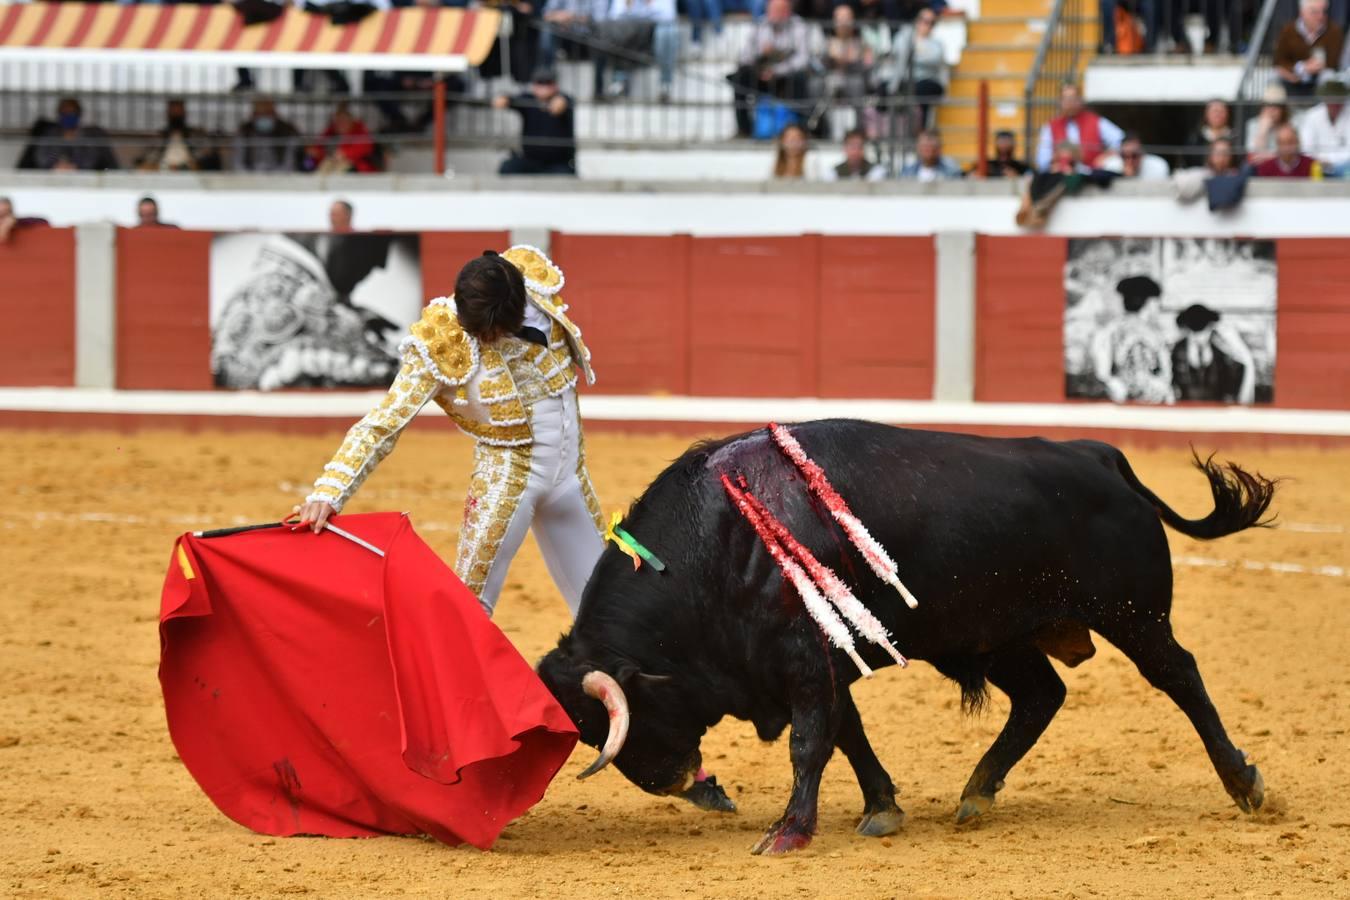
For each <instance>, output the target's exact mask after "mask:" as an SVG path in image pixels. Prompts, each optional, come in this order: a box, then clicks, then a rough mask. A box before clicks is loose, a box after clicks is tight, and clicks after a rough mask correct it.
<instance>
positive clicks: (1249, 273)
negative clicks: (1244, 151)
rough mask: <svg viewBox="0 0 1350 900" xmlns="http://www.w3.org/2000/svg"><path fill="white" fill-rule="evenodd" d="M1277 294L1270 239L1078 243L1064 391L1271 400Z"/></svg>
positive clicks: (1093, 395)
mask: <svg viewBox="0 0 1350 900" xmlns="http://www.w3.org/2000/svg"><path fill="white" fill-rule="evenodd" d="M1276 293H1277V279H1276V262H1275V242H1274V241H1263V240H1242V239H1233V238H1079V239H1073V240H1070V241H1069V249H1068V256H1067V259H1066V261H1065V265H1064V300H1065V304H1064V388H1065V396H1066V397H1068V398H1075V399H1095V400H1111V401H1113V402H1115V403H1131V402H1132V403H1163V404H1170V403H1179V402H1192V401H1194V402H1203V403H1242V404H1251V403H1270V402H1271V401H1272V399H1273V398H1274V394H1275V299H1276Z"/></svg>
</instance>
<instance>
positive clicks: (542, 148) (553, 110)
mask: <svg viewBox="0 0 1350 900" xmlns="http://www.w3.org/2000/svg"><path fill="white" fill-rule="evenodd" d="M492 105H493V106H494V107H495V108H497V109H510V110H514V111H515V112H517V113H519V114H520V134H521V138H522V140H521V148H520V152H519V153H513V154H511V156H509V157H507V158H506V159H505V160H503V161H502V164H501V168H500V169H498V171H499V172H500V173H501V174H502V175H575V174H576V173H577V161H576V156H577V141H576V133H575V131H574V130H573V124H572V98H571V97H568V96H567V95H566V94H564V93H562V92H561V91H559V90H558V78H557V76H556V75H554V74H553V70H552V69H539V70H538V71H536V72H535V73H534V76H533V77H532V78H531V80H530V90H529V92H528V93H521V94H516V95H515V96H514V97H506V96H501V97H497V98H496V99H494V100H493V101H492Z"/></svg>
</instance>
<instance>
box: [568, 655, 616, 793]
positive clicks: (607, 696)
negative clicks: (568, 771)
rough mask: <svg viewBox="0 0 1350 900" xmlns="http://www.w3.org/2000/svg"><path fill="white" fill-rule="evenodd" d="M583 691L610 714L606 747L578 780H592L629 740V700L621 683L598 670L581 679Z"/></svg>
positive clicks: (601, 749)
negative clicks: (601, 704) (620, 685)
mask: <svg viewBox="0 0 1350 900" xmlns="http://www.w3.org/2000/svg"><path fill="white" fill-rule="evenodd" d="M581 689H582V690H583V691H585V692H586V696H588V697H594V698H595V699H596V700H599V701H600V702H601V703H603V704H604V705H605V711H606V712H608V713H609V735H608V736H607V737H606V738H605V745H604V746H603V747H601V748H600V755H599V756H597V757H596V758H595V762H593V763H591V764H590V765H589V766H587V767H586V771H584V772H582V773H581V774H580V775H578V776H577V778H578V780H580V779H582V778H590V777H591V776H592V775H594V774H595V773H596V772H599V771H600V770H601V769H603V768H604V767H605V766H607V765H609V764H610V763H611V762H613V760H614V757H616V756H618V755H619V751H620V750H622V749H623V742H624V741H625V740H626V739H627V738H628V698H627V697H625V696H624V695H623V688H621V687H619V683H618V682H617V681H615V680H614V679H613V678H612V677H610V676H609V675H608V674H606V673H604V672H601V671H599V670H596V671H594V672H587V673H586V677H585V678H582V679H581Z"/></svg>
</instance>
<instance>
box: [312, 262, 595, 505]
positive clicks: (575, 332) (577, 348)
mask: <svg viewBox="0 0 1350 900" xmlns="http://www.w3.org/2000/svg"><path fill="white" fill-rule="evenodd" d="M502 256H504V257H506V258H507V259H508V260H510V261H511V262H512V263H513V264H514V265H515V266H516V267H517V268H518V269H520V270H521V271H522V273H523V274H524V275H525V286H526V292H527V295H528V297H529V302H530V303H531V304H533V305H534V306H535V307H536V308H537V309H538V310H539V311H541V312H543V313H544V314H545V315H546V316H547V317H548V318H549V320H550V322H551V325H550V327H549V334H548V345H547V346H540V345H539V344H534V343H531V342H529V341H525V340H521V339H520V338H516V337H508V338H502V339H500V340H497V341H493V342H492V343H489V344H480V343H479V342H478V341H477V340H476V339H475V338H473V337H472V336H471V335H469V334H468V333H466V332H465V331H464V329H463V327H462V326H461V325H460V324H459V319H458V317H456V315H455V303H454V299H453V298H446V297H438V298H437V299H435V300H432V301H431V302H430V303H429V304H427V306H426V308H425V309H424V310H422V317H421V318H420V319H419V320H418V321H417V322H415V323H413V325H412V328H411V329H410V330H411V333H410V334H409V335H408V336H407V337H406V338H404V339H403V343H402V344H401V345H400V346H399V352H400V355H401V357H402V367H401V368H400V369H399V372H398V375H397V376H396V377H395V378H394V383H393V384H392V385H391V386H390V388H389V393H388V394H386V395H385V397H384V399H383V400H381V401H380V404H379V405H378V406H377V407H375V409H373V410H371V411H370V412H369V413H368V414H367V415H366V416H365V417H364V418H363V419H361V421H359V422H357V423H356V424H355V425H353V426H352V427H351V429H350V430H349V431H348V432H347V436H346V439H345V440H343V442H342V446H341V447H340V448H338V451H337V454H336V455H335V456H334V457H333V459H332V460H331V461H330V462H329V463H328V464H327V465H326V466H324V471H323V474H322V475H321V476H320V477H319V478H318V480H316V481H315V482H314V491H313V493H311V494H310V495H309V496H308V497H307V498H306V500H309V501H314V500H322V501H325V502H327V503H329V504H331V505H332V506H333V508H334V509H336V510H341V508H342V505H343V504H344V503H345V502H346V501H347V499H348V498H350V497H351V495H352V494H353V493H355V492H356V489H357V488H358V487H360V486H361V483H362V482H364V481H365V479H366V477H367V476H368V475H369V474H370V472H371V471H372V470H373V469H374V468H375V467H376V466H377V465H379V463H380V461H381V460H382V459H384V457H385V456H387V455H388V454H389V451H390V450H392V449H393V448H394V443H395V442H396V441H397V440H398V435H399V432H401V431H402V430H403V428H404V427H405V426H407V424H408V423H409V422H411V421H412V420H413V418H414V417H415V416H416V415H417V413H418V411H420V410H421V409H422V407H423V406H425V405H426V404H427V403H428V401H431V400H435V401H436V403H437V405H439V406H440V407H441V408H442V409H443V410H445V412H446V413H447V414H448V415H449V416H450V418H451V419H453V420H454V422H455V424H456V425H458V426H459V428H460V429H461V430H462V431H464V432H465V433H467V434H469V435H471V436H472V437H473V438H474V439H475V440H477V441H479V442H480V443H483V444H488V445H492V446H498V447H520V446H525V445H527V444H529V443H530V442H531V441H532V439H533V435H532V434H531V430H530V409H529V408H530V407H531V406H533V404H534V403H535V402H537V401H538V400H541V399H544V398H546V397H557V396H559V395H560V394H562V393H563V392H565V391H567V390H569V389H571V388H574V387H575V386H576V383H577V375H576V369H580V370H581V372H582V374H583V375H584V376H585V378H586V383H587V384H593V383H594V382H595V375H594V373H593V372H592V370H591V363H590V360H591V353H590V351H589V350H588V349H586V345H585V344H584V343H583V342H582V340H581V329H579V328H577V326H576V325H575V324H574V323H573V322H572V321H571V320H570V319H569V318H568V317H567V305H566V304H565V303H563V302H562V297H561V296H560V294H559V292H560V291H561V290H562V286H563V276H562V272H560V271H559V270H558V268H557V267H556V266H554V265H553V263H552V262H551V261H550V260H549V259H548V258H547V257H546V256H544V254H543V253H542V252H540V251H539V250H536V249H535V248H533V247H524V246H517V247H512V248H511V249H510V250H507V251H506V252H505V253H503V254H502Z"/></svg>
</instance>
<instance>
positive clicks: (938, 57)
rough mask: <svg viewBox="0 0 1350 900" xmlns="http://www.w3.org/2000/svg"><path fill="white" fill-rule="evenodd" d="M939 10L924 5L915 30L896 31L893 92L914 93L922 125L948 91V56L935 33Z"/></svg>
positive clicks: (894, 93)
mask: <svg viewBox="0 0 1350 900" xmlns="http://www.w3.org/2000/svg"><path fill="white" fill-rule="evenodd" d="M936 24H937V13H936V12H934V11H933V10H932V9H923V10H920V11H919V14H918V15H917V16H916V17H915V19H914V28H913V30H912V31H911V30H908V29H900V30H898V31H896V33H895V48H894V51H893V53H892V63H891V65H892V66H893V67H894V68H893V74H892V76H891V84H890V93H891V95H892V96H895V95H899V94H900V93H901V91H902V90H906V89H907V91H908V93H910V94H912V95H913V96H914V97H915V98H916V100H917V104H918V108H919V127H920V128H921V129H922V128H927V127H928V126H929V125H930V124H931V122H930V113H931V110H932V108H933V104H934V103H936V102H938V101H940V100H941V99H942V96H943V95H944V94H946V93H947V78H948V73H947V58H946V56H945V55H944V51H943V48H942V44H941V43H940V42H939V41H938V40H937V38H935V37H933V26H934V25H936Z"/></svg>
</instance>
